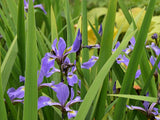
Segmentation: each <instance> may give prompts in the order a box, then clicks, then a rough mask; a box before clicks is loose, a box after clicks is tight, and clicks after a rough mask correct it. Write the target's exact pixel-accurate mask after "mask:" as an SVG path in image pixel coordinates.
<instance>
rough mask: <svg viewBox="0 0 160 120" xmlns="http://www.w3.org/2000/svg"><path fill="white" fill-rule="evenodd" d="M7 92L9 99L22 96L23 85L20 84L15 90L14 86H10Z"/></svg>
mask: <svg viewBox="0 0 160 120" xmlns="http://www.w3.org/2000/svg"><path fill="white" fill-rule="evenodd" d="M7 94H8V96H9V98H10V99H11V100H13V99H15V98H23V97H24V86H20V87H19V88H17V90H15V89H14V88H10V89H9V90H8V91H7Z"/></svg>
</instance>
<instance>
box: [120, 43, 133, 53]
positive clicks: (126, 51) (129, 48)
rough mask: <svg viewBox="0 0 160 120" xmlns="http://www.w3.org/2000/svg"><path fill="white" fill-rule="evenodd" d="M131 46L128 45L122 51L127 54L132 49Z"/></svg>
mask: <svg viewBox="0 0 160 120" xmlns="http://www.w3.org/2000/svg"><path fill="white" fill-rule="evenodd" d="M133 48H134V47H133V46H132V45H129V46H128V48H126V49H124V50H122V51H123V52H125V53H126V54H127V55H128V54H129V53H130V52H131V51H133Z"/></svg>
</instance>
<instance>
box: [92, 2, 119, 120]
mask: <svg viewBox="0 0 160 120" xmlns="http://www.w3.org/2000/svg"><path fill="white" fill-rule="evenodd" d="M116 8H117V0H111V1H110V2H109V8H108V14H107V18H106V21H105V26H104V31H103V36H102V40H101V49H100V56H99V60H98V62H99V63H98V64H99V66H98V71H100V69H101V68H102V67H103V65H104V64H105V62H106V61H107V60H108V59H109V57H110V56H111V54H112V42H113V33H114V21H115V15H116ZM108 81H109V76H107V77H106V78H105V80H104V83H103V86H102V89H101V93H100V97H99V101H98V103H97V109H96V112H95V113H96V114H95V118H96V119H97V120H101V119H102V118H103V116H104V113H105V104H106V96H107V94H106V93H107V85H108Z"/></svg>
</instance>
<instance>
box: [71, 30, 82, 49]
mask: <svg viewBox="0 0 160 120" xmlns="http://www.w3.org/2000/svg"><path fill="white" fill-rule="evenodd" d="M81 43H82V36H81V32H80V29H79V30H78V33H77V36H76V39H75V41H74V43H73V47H72V52H77V51H78V50H79V48H80V46H81Z"/></svg>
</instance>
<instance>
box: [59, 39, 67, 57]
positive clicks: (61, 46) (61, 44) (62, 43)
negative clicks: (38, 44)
mask: <svg viewBox="0 0 160 120" xmlns="http://www.w3.org/2000/svg"><path fill="white" fill-rule="evenodd" d="M65 49H66V43H65V41H64V39H63V38H61V37H60V38H59V43H58V55H59V56H60V57H62V56H63V53H64V50H65Z"/></svg>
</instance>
